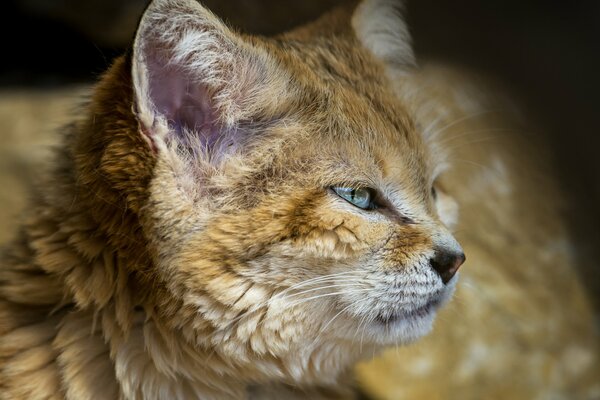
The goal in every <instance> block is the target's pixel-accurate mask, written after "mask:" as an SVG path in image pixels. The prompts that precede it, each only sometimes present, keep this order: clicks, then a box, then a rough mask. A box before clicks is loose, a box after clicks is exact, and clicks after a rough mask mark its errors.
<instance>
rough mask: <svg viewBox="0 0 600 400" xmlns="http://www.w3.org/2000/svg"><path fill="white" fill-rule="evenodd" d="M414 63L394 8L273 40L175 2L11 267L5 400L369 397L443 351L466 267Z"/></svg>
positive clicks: (82, 136) (81, 138)
mask: <svg viewBox="0 0 600 400" xmlns="http://www.w3.org/2000/svg"><path fill="white" fill-rule="evenodd" d="M413 63H414V56H413V54H412V51H411V49H410V42H409V38H408V34H407V30H406V27H405V25H404V23H403V21H402V19H401V18H400V15H399V9H398V6H397V5H396V4H395V3H394V2H393V1H388V0H366V1H364V2H363V3H361V4H360V5H359V6H358V7H357V8H356V9H354V10H351V9H340V10H337V11H335V12H333V13H331V14H329V15H327V16H325V17H324V18H322V19H320V20H319V21H317V22H316V23H313V24H311V25H308V26H305V27H303V28H300V29H297V30H295V31H293V32H290V33H287V34H284V35H281V36H278V37H275V38H258V37H250V36H245V35H241V34H238V33H235V32H233V31H231V30H230V29H229V28H227V27H226V26H225V25H224V24H223V23H222V22H221V21H220V20H219V19H218V18H216V17H215V16H214V15H213V14H211V13H210V12H209V11H208V10H206V9H204V8H203V7H202V6H201V5H199V4H198V3H196V2H195V1H194V0H155V1H154V2H153V3H152V4H151V5H150V6H149V8H148V10H147V11H146V13H145V15H144V16H143V18H142V20H141V23H140V27H139V30H138V33H137V36H136V39H135V42H134V45H133V48H132V51H131V52H130V53H129V54H128V55H127V56H125V57H122V58H120V59H118V60H117V61H116V62H115V63H114V65H113V66H112V68H111V69H110V70H109V71H108V72H107V73H106V74H105V75H104V77H103V78H102V80H101V81H100V83H99V84H98V85H97V86H96V88H95V90H94V94H93V96H92V98H91V100H90V102H89V104H88V105H87V107H86V109H85V112H84V113H83V114H82V116H81V118H80V119H79V120H78V121H77V122H75V123H74V124H73V125H72V126H71V128H70V129H69V130H68V133H67V134H66V137H65V141H64V147H63V148H62V149H61V150H60V152H59V154H58V157H57V161H58V166H57V167H56V169H55V170H54V171H53V173H52V174H51V175H52V176H51V178H50V179H49V180H48V181H47V183H46V185H45V186H44V187H43V188H42V189H41V190H40V194H39V196H38V197H36V203H35V208H34V209H33V210H32V212H31V214H30V221H29V223H27V224H26V225H25V226H24V227H23V230H22V233H21V236H20V239H19V240H18V241H16V242H15V243H14V244H13V245H12V246H11V247H10V251H9V252H8V254H7V255H6V256H5V258H4V259H3V264H2V269H1V270H0V368H1V375H0V397H1V398H3V399H50V398H56V399H62V398H68V399H102V398H106V399H115V398H124V399H184V398H185V399H191V398H202V399H209V398H217V399H225V398H244V397H247V396H251V397H257V398H264V397H265V396H272V397H274V398H290V397H289V396H292V395H293V394H294V393H295V394H297V395H298V396H302V395H304V396H307V397H309V398H318V397H319V396H322V397H330V398H332V397H336V396H337V397H342V396H349V395H350V391H351V388H350V386H349V385H348V384H347V381H346V380H345V379H344V378H345V377H346V375H347V373H348V370H349V368H350V367H351V366H352V365H353V363H354V362H355V361H356V360H357V359H359V358H360V357H361V355H362V354H366V355H368V356H371V355H372V354H373V352H374V351H375V350H377V349H379V348H381V347H382V346H385V345H393V344H402V343H409V342H412V341H414V340H416V339H418V338H419V337H421V336H422V335H424V334H426V333H427V332H428V331H429V330H430V328H431V325H432V322H433V318H434V314H435V311H436V309H437V307H438V306H439V305H441V304H442V303H444V302H445V301H446V300H447V299H448V298H449V296H450V295H451V293H452V290H453V288H454V284H455V282H456V278H453V279H451V280H450V281H449V282H448V283H447V284H445V283H444V282H442V279H441V278H440V276H439V275H438V273H437V272H436V271H435V270H434V269H433V268H432V265H431V263H430V260H431V259H432V258H433V257H434V256H435V254H436V252H437V251H440V249H441V250H442V251H452V252H455V253H459V252H460V251H461V250H460V246H459V245H458V243H457V242H456V241H455V240H454V238H453V237H452V235H451V234H450V232H449V230H448V229H449V228H448V226H449V225H451V224H452V223H453V220H454V219H455V215H454V214H455V212H454V206H453V203H452V200H451V199H449V198H448V197H447V196H446V195H444V193H443V192H441V191H438V192H439V194H438V195H437V196H436V195H434V192H433V191H432V186H433V185H434V180H435V179H436V176H437V175H438V174H440V173H441V172H442V171H443V170H444V168H446V162H445V155H444V153H443V151H441V150H442V149H441V148H440V146H436V143H435V140H436V138H435V137H426V136H424V135H423V131H424V130H423V129H422V127H420V126H418V125H416V124H415V119H414V118H413V116H412V115H411V113H410V112H409V110H408V108H406V107H405V105H404V104H403V102H402V101H401V100H400V98H399V97H398V96H396V94H395V93H394V89H395V88H397V85H398V84H399V82H400V81H401V80H402V77H403V76H404V75H405V73H406V71H407V69H409V68H411V66H412V65H413ZM335 185H346V186H366V187H372V188H375V189H377V190H378V191H379V192H380V193H381V196H382V198H381V199H380V200H381V202H383V203H384V204H385V206H384V207H381V208H380V209H378V210H370V211H369V210H361V209H359V208H357V207H354V206H353V205H351V204H349V203H348V202H346V201H344V200H342V199H341V198H340V197H338V196H337V195H335V194H334V193H333V192H332V191H331V190H330V189H329V188H330V187H331V186H335ZM442 211H443V212H442ZM284 393H286V394H284Z"/></svg>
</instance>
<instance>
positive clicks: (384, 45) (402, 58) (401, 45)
mask: <svg viewBox="0 0 600 400" xmlns="http://www.w3.org/2000/svg"><path fill="white" fill-rule="evenodd" d="M403 11H404V6H403V3H402V1H401V0H364V1H362V2H361V3H360V4H359V5H358V7H357V8H356V10H355V11H354V15H353V16H352V27H353V28H354V32H355V33H356V35H357V37H358V38H359V40H360V41H361V42H362V44H363V46H365V47H366V48H367V49H369V50H370V51H371V52H372V53H373V54H374V55H375V56H376V57H377V58H379V59H380V60H382V61H384V62H385V63H388V64H392V65H396V66H400V67H411V66H414V65H415V64H416V62H415V56H414V53H413V50H412V45H411V38H410V34H409V32H408V27H407V26H406V23H405V22H404V18H403V16H402V12H403Z"/></svg>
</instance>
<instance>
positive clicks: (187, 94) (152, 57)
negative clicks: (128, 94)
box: [146, 50, 224, 149]
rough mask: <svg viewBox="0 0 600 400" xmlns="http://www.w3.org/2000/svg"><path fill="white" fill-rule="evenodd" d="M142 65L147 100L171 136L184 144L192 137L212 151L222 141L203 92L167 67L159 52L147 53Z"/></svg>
mask: <svg viewBox="0 0 600 400" xmlns="http://www.w3.org/2000/svg"><path fill="white" fill-rule="evenodd" d="M161 53H162V54H161ZM146 62H147V64H146V67H147V68H148V75H149V81H150V82H149V83H150V98H151V100H152V103H153V104H154V106H155V107H156V110H157V111H158V112H159V113H160V114H161V115H162V116H163V117H165V118H166V119H167V121H168V123H169V127H170V129H171V130H172V132H173V133H174V134H175V135H176V136H177V137H178V139H180V140H184V141H185V140H186V135H187V134H192V135H195V136H196V139H198V142H199V144H200V145H202V146H203V147H205V148H207V149H211V148H214V146H215V144H216V143H217V141H219V140H220V139H224V138H221V135H222V134H223V133H224V132H222V131H221V129H219V123H218V120H217V118H216V115H215V110H214V107H213V105H212V102H211V99H210V95H209V93H208V91H207V88H206V87H205V86H204V85H203V84H202V83H200V82H199V81H198V80H193V79H191V78H190V76H189V75H188V72H187V71H185V69H184V68H181V67H180V66H178V65H173V64H169V62H168V58H167V57H165V54H164V53H163V52H160V51H155V50H150V51H148V52H147V54H146Z"/></svg>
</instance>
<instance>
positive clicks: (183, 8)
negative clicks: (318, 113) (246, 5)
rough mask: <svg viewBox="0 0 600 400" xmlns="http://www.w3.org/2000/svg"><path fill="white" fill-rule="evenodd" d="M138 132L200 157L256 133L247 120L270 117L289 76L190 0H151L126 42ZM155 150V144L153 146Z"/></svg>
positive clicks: (239, 143) (240, 142) (214, 155)
mask: <svg viewBox="0 0 600 400" xmlns="http://www.w3.org/2000/svg"><path fill="white" fill-rule="evenodd" d="M132 77H133V84H134V92H135V102H136V103H135V111H136V116H137V118H138V120H139V122H140V128H141V129H140V133H141V134H143V135H145V136H147V137H148V138H149V139H150V141H151V142H152V143H154V144H155V145H156V143H158V142H161V141H162V140H175V141H179V142H183V143H182V144H183V145H184V146H185V147H186V148H189V149H194V150H198V151H194V152H193V154H195V155H206V156H207V157H208V159H207V161H210V160H219V159H221V158H222V156H223V155H225V153H231V152H232V151H234V150H235V149H236V148H240V147H243V146H244V145H245V144H247V143H249V141H250V140H254V138H256V137H257V136H258V135H257V132H256V131H251V130H250V129H248V128H247V126H248V121H269V120H271V119H273V118H275V117H276V115H277V113H278V110H279V109H280V105H281V102H282V101H283V100H284V98H285V96H286V93H287V92H288V90H286V87H287V85H288V82H289V81H290V80H289V77H288V76H287V74H286V73H285V72H284V71H283V70H282V69H281V68H279V67H278V65H277V63H276V62H275V61H274V60H273V59H272V58H271V57H270V56H269V54H267V52H266V51H265V50H264V49H262V48H261V47H260V46H258V45H256V44H253V43H250V42H249V41H247V40H246V39H245V38H244V37H242V36H241V35H238V34H236V33H235V32H233V31H232V30H230V29H229V28H228V27H227V26H226V25H225V24H224V23H223V22H222V21H221V20H220V19H219V18H217V17H216V16H215V15H214V14H212V13H211V12H210V11H209V10H207V9H205V8H204V7H202V6H201V5H200V4H199V3H197V2H196V1H195V0H153V1H152V3H151V4H150V5H149V7H148V9H147V10H146V12H145V13H144V16H143V17H142V19H141V21H140V26H139V27H138V31H137V34H136V38H135V41H134V45H133V57H132ZM159 147H160V146H159Z"/></svg>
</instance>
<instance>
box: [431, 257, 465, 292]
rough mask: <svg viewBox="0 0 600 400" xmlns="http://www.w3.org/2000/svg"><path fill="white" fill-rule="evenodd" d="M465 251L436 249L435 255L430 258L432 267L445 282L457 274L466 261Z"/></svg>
mask: <svg viewBox="0 0 600 400" xmlns="http://www.w3.org/2000/svg"><path fill="white" fill-rule="evenodd" d="M465 260H466V257H465V255H464V253H462V252H461V253H451V252H448V251H444V250H440V251H436V253H435V257H433V258H432V259H431V260H429V263H430V264H431V267H432V268H433V269H434V270H435V271H436V272H437V273H438V275H439V276H440V278H442V282H444V284H446V283H448V282H449V281H450V279H452V277H453V276H454V275H455V274H456V272H457V271H458V268H460V266H461V265H462V264H463V263H464V262H465Z"/></svg>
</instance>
